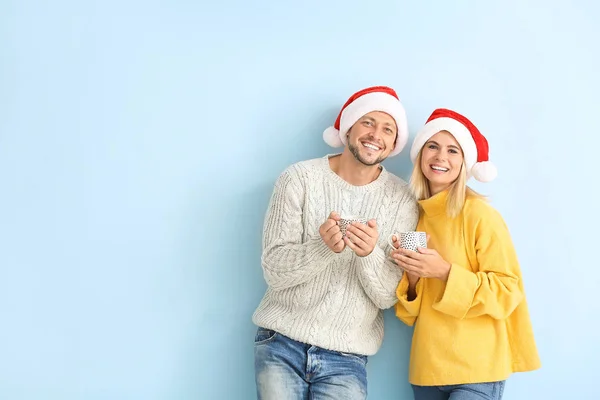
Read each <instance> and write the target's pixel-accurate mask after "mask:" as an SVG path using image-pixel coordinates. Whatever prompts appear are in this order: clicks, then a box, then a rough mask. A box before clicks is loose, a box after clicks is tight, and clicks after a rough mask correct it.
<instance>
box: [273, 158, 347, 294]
mask: <svg viewBox="0 0 600 400" xmlns="http://www.w3.org/2000/svg"><path fill="white" fill-rule="evenodd" d="M304 192H305V188H304V185H303V182H302V180H301V178H300V176H299V174H298V173H297V171H296V169H295V168H294V166H292V167H290V168H288V169H287V170H286V171H284V172H283V173H282V174H281V176H280V177H279V178H278V180H277V183H276V184H275V189H274V191H273V195H272V196H271V201H270V203H269V208H268V210H267V215H266V218H265V224H264V232H263V253H262V267H263V273H264V277H265V280H266V282H267V284H268V285H269V287H271V288H272V289H273V290H283V289H287V288H290V287H293V286H296V285H300V284H302V283H304V282H307V281H309V280H310V279H312V278H313V277H314V276H315V275H317V274H318V273H320V272H321V271H323V269H324V268H325V266H326V265H327V264H328V263H330V262H331V261H332V260H333V258H334V257H335V256H336V253H335V252H334V251H332V250H331V249H330V248H329V247H328V246H327V244H325V242H324V241H323V238H321V237H320V236H317V237H314V238H311V239H310V240H308V241H307V242H305V243H302V235H303V233H304V226H303V223H302V215H303V213H304V198H305V193H304ZM333 225H335V223H334V224H333Z"/></svg>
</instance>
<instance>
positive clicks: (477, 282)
mask: <svg viewBox="0 0 600 400" xmlns="http://www.w3.org/2000/svg"><path fill="white" fill-rule="evenodd" d="M466 218H468V216H467V217H466ZM471 219H473V220H474V223H473V224H471V225H470V224H469V223H468V220H467V223H466V226H465V229H467V230H472V232H474V233H473V235H474V242H475V255H476V258H477V263H478V264H479V268H478V271H477V272H472V271H471V270H470V269H467V268H465V267H463V266H460V265H456V264H452V267H451V268H450V275H449V276H448V281H447V282H446V288H445V290H444V293H443V294H442V296H441V298H440V300H439V301H437V302H436V303H434V304H433V308H434V309H435V310H437V311H440V312H443V313H445V314H448V315H451V316H454V317H456V318H460V319H463V318H475V317H479V316H482V315H489V316H491V317H492V318H494V319H505V318H507V317H508V316H510V314H511V313H512V312H513V311H514V310H515V308H516V307H517V306H518V305H519V303H520V302H521V300H522V299H523V293H522V291H521V290H520V287H519V279H520V276H521V272H520V267H519V262H518V259H517V255H516V251H515V249H514V246H513V243H512V240H511V238H510V234H509V231H508V228H507V226H506V224H505V222H504V220H503V219H502V217H501V216H500V214H499V213H498V212H497V211H496V210H494V209H492V208H491V207H489V206H488V207H486V208H479V209H478V210H477V213H476V215H474V216H472V217H471Z"/></svg>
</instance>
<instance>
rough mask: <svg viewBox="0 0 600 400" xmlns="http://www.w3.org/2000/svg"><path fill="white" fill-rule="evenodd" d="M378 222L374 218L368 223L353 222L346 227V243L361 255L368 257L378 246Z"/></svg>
mask: <svg viewBox="0 0 600 400" xmlns="http://www.w3.org/2000/svg"><path fill="white" fill-rule="evenodd" d="M378 238H379V232H377V222H375V220H374V219H371V220H369V221H367V224H366V225H365V224H361V223H360V222H353V223H352V224H351V225H348V227H347V228H346V237H345V238H344V243H346V245H347V246H348V247H350V248H351V249H352V251H354V253H355V254H356V255H357V256H359V257H366V256H368V255H369V254H371V252H372V251H373V249H374V248H375V246H377V239H378Z"/></svg>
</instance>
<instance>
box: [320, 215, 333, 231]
mask: <svg viewBox="0 0 600 400" xmlns="http://www.w3.org/2000/svg"><path fill="white" fill-rule="evenodd" d="M336 225H337V223H336V222H335V221H334V220H332V219H331V218H328V219H326V220H325V222H323V225H321V229H322V230H323V232H327V231H328V230H329V229H331V227H332V226H336Z"/></svg>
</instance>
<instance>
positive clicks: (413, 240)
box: [388, 231, 427, 251]
mask: <svg viewBox="0 0 600 400" xmlns="http://www.w3.org/2000/svg"><path fill="white" fill-rule="evenodd" d="M393 236H396V238H397V239H398V242H399V243H400V248H401V249H407V250H412V251H417V247H427V234H426V233H425V232H417V231H410V232H401V233H394V234H391V235H390V237H389V239H388V242H389V244H390V246H392V248H393V249H395V248H396V247H394V242H393V241H392V237H393Z"/></svg>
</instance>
